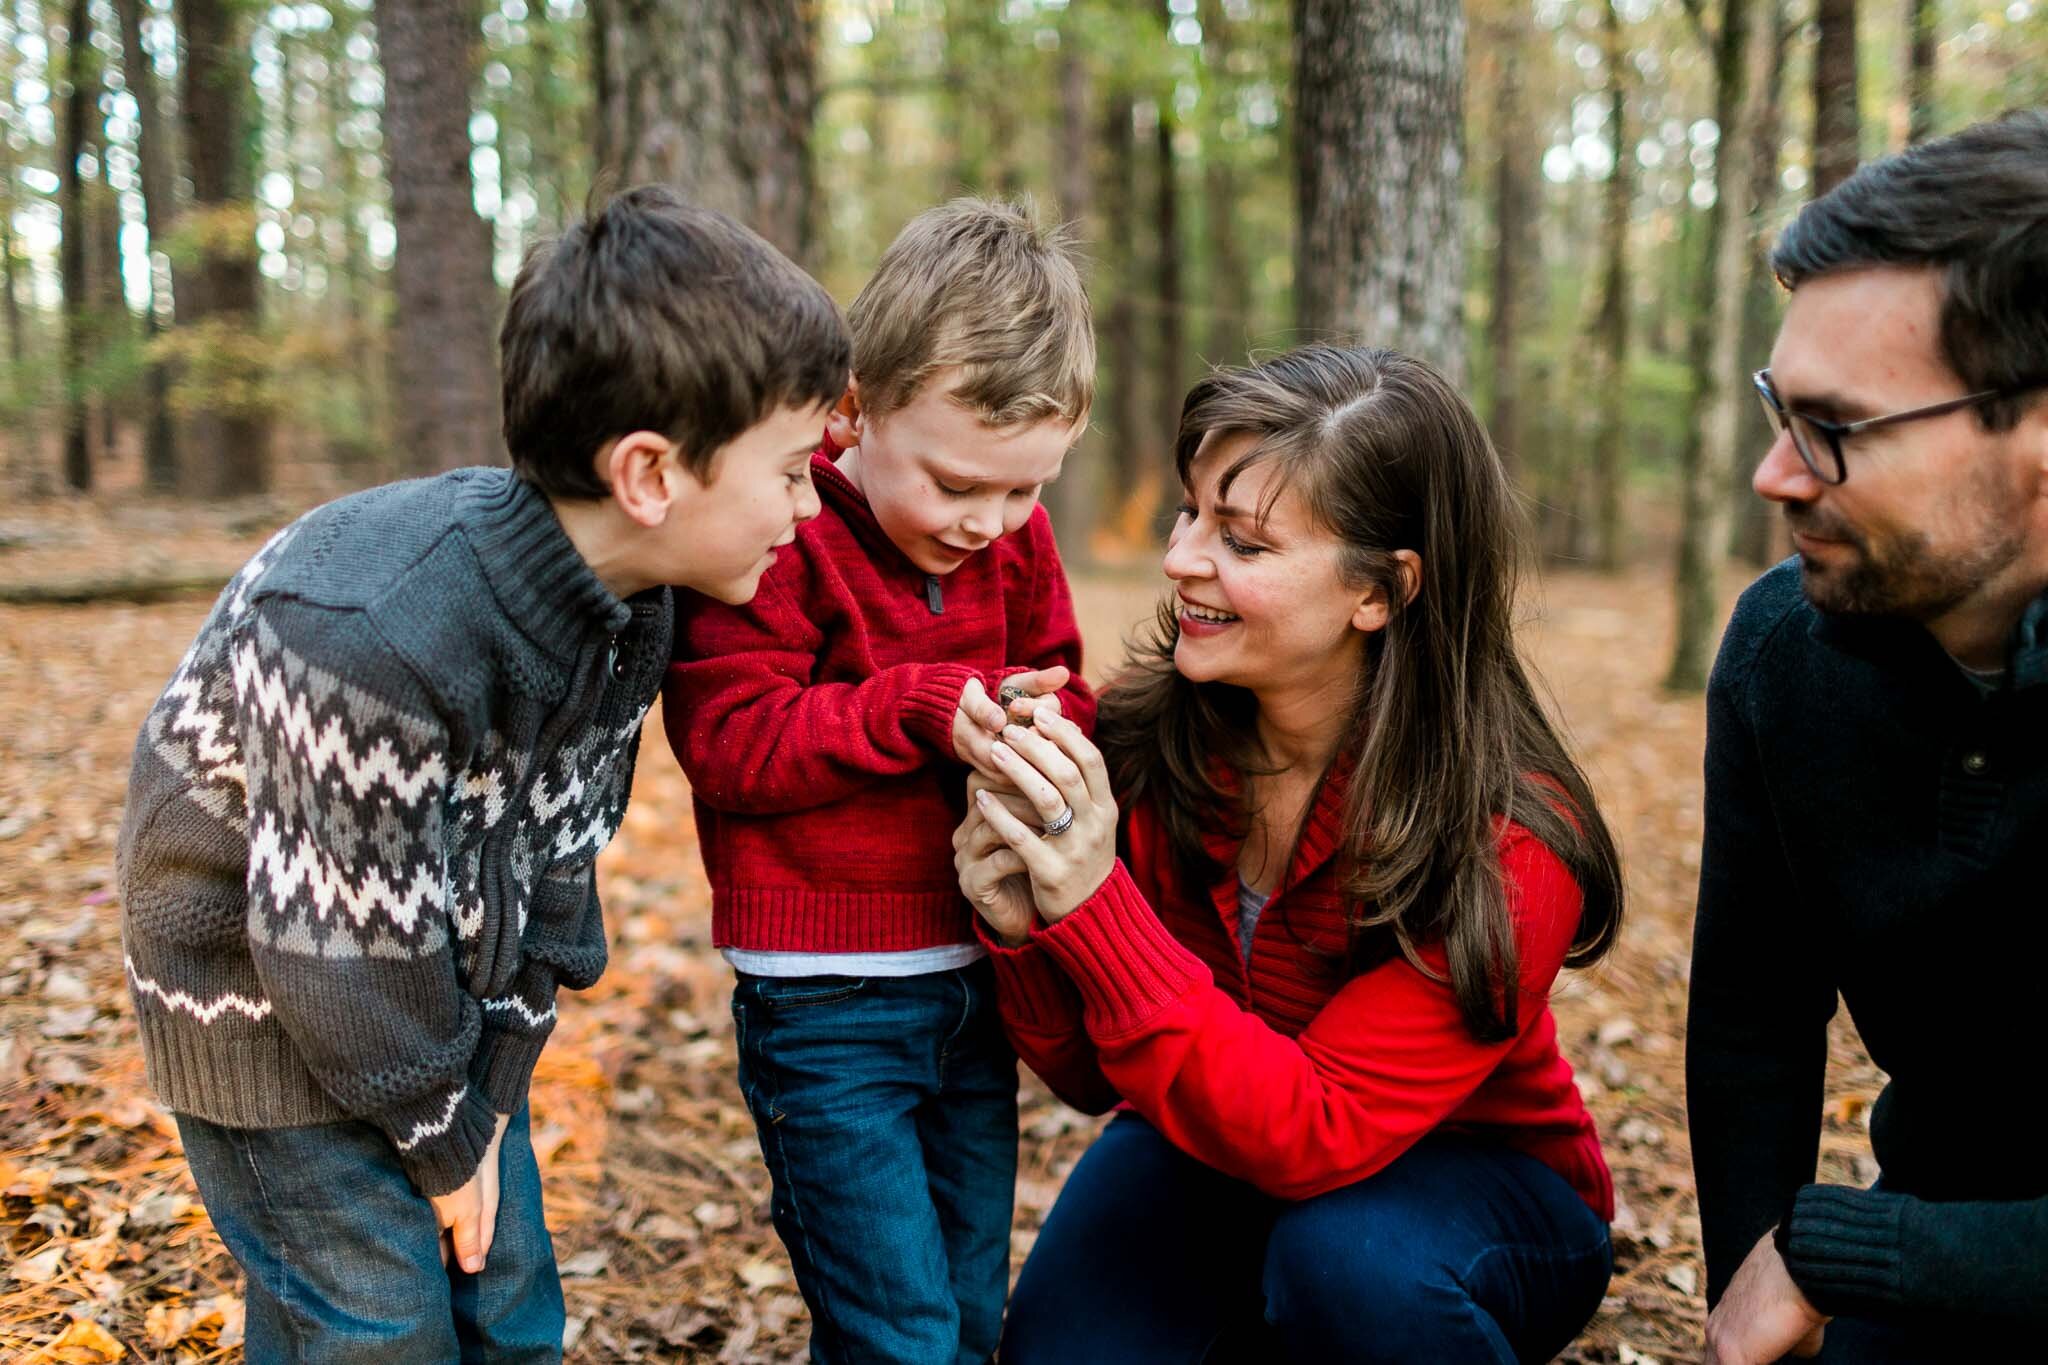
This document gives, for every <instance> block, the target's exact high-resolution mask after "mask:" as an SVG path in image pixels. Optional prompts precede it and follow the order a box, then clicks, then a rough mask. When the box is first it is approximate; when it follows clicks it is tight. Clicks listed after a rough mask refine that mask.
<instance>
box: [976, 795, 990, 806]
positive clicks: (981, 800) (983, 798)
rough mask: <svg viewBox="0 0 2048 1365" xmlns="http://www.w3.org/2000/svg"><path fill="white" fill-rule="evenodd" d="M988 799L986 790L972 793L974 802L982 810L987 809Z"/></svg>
mask: <svg viewBox="0 0 2048 1365" xmlns="http://www.w3.org/2000/svg"><path fill="white" fill-rule="evenodd" d="M989 799H990V798H989V794H988V793H987V792H976V793H975V794H974V804H975V805H977V806H980V807H981V808H982V809H983V810H987V809H988V803H989Z"/></svg>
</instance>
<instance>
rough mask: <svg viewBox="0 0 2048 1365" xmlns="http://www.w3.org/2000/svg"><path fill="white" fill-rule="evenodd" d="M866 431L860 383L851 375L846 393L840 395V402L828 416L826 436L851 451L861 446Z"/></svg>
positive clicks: (840, 446)
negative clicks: (861, 438)
mask: <svg viewBox="0 0 2048 1365" xmlns="http://www.w3.org/2000/svg"><path fill="white" fill-rule="evenodd" d="M866 429H867V418H866V417H865V415H863V413H862V412H861V407H860V381H859V380H858V379H855V378H853V377H852V376H850V375H849V376H848V377H847V380H846V392H845V393H842V394H840V395H839V401H838V402H837V403H834V404H833V405H832V411H831V412H830V413H828V414H826V417H825V435H826V437H827V438H828V439H829V440H830V441H831V442H832V444H833V445H835V446H837V447H838V448H839V449H841V450H851V449H852V448H853V447H855V446H857V445H859V444H860V437H861V433H862V432H863V431H865V430H866Z"/></svg>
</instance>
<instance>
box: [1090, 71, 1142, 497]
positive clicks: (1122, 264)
mask: <svg viewBox="0 0 2048 1365" xmlns="http://www.w3.org/2000/svg"><path fill="white" fill-rule="evenodd" d="M1131 112H1132V111H1131V97H1130V95H1129V94H1127V93H1125V92H1123V91H1118V92H1116V94H1115V95H1114V96H1112V97H1111V99H1110V101H1109V107H1108V109H1107V110H1106V111H1104V116H1103V130H1102V131H1103V141H1104V142H1105V143H1106V144H1107V145H1108V147H1109V159H1108V163H1107V164H1106V165H1105V167H1104V172H1105V175H1106V179H1105V181H1104V184H1103V191H1104V192H1103V196H1102V212H1103V220H1104V222H1103V230H1104V235H1105V239H1106V245H1107V248H1108V250H1107V255H1108V257H1109V262H1110V269H1111V271H1112V272H1113V276H1114V280H1115V286H1114V289H1115V292H1114V293H1113V294H1112V295H1111V299H1110V305H1109V313H1108V317H1107V318H1106V319H1105V321H1104V324H1103V329H1102V341H1103V347H1102V349H1103V356H1104V359H1106V360H1107V361H1108V362H1109V366H1108V368H1109V379H1110V391H1109V392H1110V405H1111V406H1110V412H1111V418H1110V430H1109V440H1110V443H1111V445H1112V448H1113V449H1114V450H1115V451H1116V459H1115V460H1114V462H1113V466H1112V467H1113V468H1114V470H1115V474H1116V479H1115V485H1114V487H1112V488H1110V489H1108V490H1106V491H1107V493H1108V496H1107V497H1106V498H1105V499H1104V501H1105V503H1106V504H1108V505H1112V506H1114V505H1120V504H1122V503H1124V502H1126V501H1128V499H1129V498H1130V497H1131V495H1132V494H1133V493H1134V492H1135V491H1136V490H1137V489H1138V488H1140V487H1141V486H1142V484H1143V482H1144V476H1145V468H1146V465H1147V463H1148V461H1147V458H1146V456H1147V453H1148V451H1149V450H1150V449H1151V445H1152V442H1151V440H1150V433H1149V432H1147V431H1146V429H1145V428H1146V421H1145V396H1144V395H1145V390H1144V384H1143V381H1142V380H1141V378H1140V373H1141V371H1142V369H1143V363H1142V361H1141V360H1140V358H1139V348H1138V314H1137V309H1136V306H1135V304H1134V301H1133V299H1132V297H1131V295H1132V287H1133V286H1134V285H1135V284H1136V283H1137V254H1138V252H1137V211H1136V207H1135V205H1134V204H1133V202H1132V200H1133V195H1132V178H1133V177H1134V176H1135V174H1136V172H1137V164H1136V162H1137V158H1136V156H1135V155H1134V154H1133V151H1132V137H1131Z"/></svg>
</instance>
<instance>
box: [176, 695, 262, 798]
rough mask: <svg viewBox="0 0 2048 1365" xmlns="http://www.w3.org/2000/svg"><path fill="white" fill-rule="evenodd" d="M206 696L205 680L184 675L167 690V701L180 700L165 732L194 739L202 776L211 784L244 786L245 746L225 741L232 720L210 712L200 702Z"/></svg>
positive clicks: (193, 749) (194, 753)
mask: <svg viewBox="0 0 2048 1365" xmlns="http://www.w3.org/2000/svg"><path fill="white" fill-rule="evenodd" d="M205 693H206V683H205V680H204V679H202V678H200V677H198V676H197V675H195V674H192V673H180V674H179V675H178V676H177V677H175V678H173V679H172V680H171V685H170V686H169V687H166V688H165V689H164V696H165V698H166V699H169V698H176V699H177V703H178V709H177V710H176V711H175V712H173V713H172V714H171V717H170V719H169V720H168V721H167V722H166V723H165V725H164V729H165V730H167V731H169V732H170V733H171V734H174V735H190V736H191V737H192V753H193V756H194V757H195V758H197V759H198V760H199V762H200V764H201V765H202V771H201V772H200V774H199V775H200V776H201V777H202V778H204V779H205V780H206V781H209V782H222V781H229V782H233V783H235V784H236V785H237V786H240V785H242V783H243V781H244V774H243V769H242V746H241V744H240V743H239V742H230V741H225V740H223V739H222V738H221V732H222V731H223V730H225V729H227V727H228V718H227V717H226V716H225V715H223V714H221V713H220V712H219V711H212V710H208V709H207V708H206V707H205V706H203V705H202V704H201V702H200V699H201V698H202V697H203V696H204V695H205Z"/></svg>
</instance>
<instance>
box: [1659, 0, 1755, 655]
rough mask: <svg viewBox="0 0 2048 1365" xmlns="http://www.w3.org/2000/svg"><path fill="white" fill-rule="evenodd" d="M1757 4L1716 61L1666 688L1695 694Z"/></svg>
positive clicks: (1707, 635)
mask: <svg viewBox="0 0 2048 1365" xmlns="http://www.w3.org/2000/svg"><path fill="white" fill-rule="evenodd" d="M1754 19H1755V13H1754V8H1753V5H1752V0H1726V3H1725V5H1724V7H1723V12H1722V19H1721V31H1720V33H1719V34H1718V35H1717V37H1716V40H1715V52H1714V123H1715V125H1716V126H1717V127H1718V128H1719V129H1720V131H1721V136H1720V140H1719V141H1718V142H1717V143H1716V144H1715V156H1714V206H1713V210H1712V212H1711V213H1710V215H1709V216H1708V220H1707V250H1706V258H1705V261H1704V263H1703V266H1702V268H1701V270H1700V271H1699V274H1698V276H1697V282H1696V285H1695V288H1696V290H1697V293H1698V297H1697V299H1696V301H1695V308H1696V309H1697V312H1696V313H1695V315H1694V323H1693V336H1692V357H1693V404H1692V421H1691V423H1690V426H1691V430H1692V431H1693V432H1694V433H1695V435H1694V436H1693V438H1692V439H1691V440H1690V441H1689V442H1688V443H1687V446H1686V452H1685V461H1684V467H1683V469H1682V471H1681V476H1680V505H1679V530H1678V556H1677V560H1678V563H1677V570H1678V572H1677V595H1678V632H1677V640H1676V642H1675V645H1674V648H1673V651H1672V657H1671V668H1670V671H1669V672H1668V673H1667V674H1666V675H1665V679H1664V685H1665V686H1666V687H1669V688H1671V689H1672V690H1674V691H1680V692H1697V691H1700V690H1701V689H1703V688H1704V687H1705V686H1706V684H1707V665H1708V663H1709V662H1710V660H1711V657H1712V654H1713V648H1714V637H1715V633H1716V627H1717V626H1718V625H1719V622H1720V592H1719V588H1720V568H1721V563H1722V561H1723V560H1724V559H1726V558H1727V555H1728V526H1729V520H1730V516H1731V511H1732V509H1731V507H1730V502H1729V498H1728V480H1729V478H1730V477H1731V471H1732V470H1733V468H1734V466H1735V461H1736V458H1737V452H1736V449H1735V445H1736V440H1737V433H1738V432H1739V430H1740V420H1741V411H1742V410H1741V404H1743V403H1745V402H1754V401H1755V400H1754V399H1751V398H1750V397H1749V396H1748V394H1747V392H1746V391H1745V388H1744V386H1743V384H1742V382H1741V375H1740V373H1739V371H1740V370H1741V368H1742V355H1741V344H1742V298H1743V283H1744V280H1745V277H1746V275H1747V272H1748V265H1749V256H1750V252H1751V250H1752V245H1753V242H1754V232H1753V225H1752V224H1751V223H1750V222H1749V221H1748V219H1747V217H1746V215H1745V213H1744V209H1745V208H1746V207H1747V205H1746V204H1745V200H1746V199H1747V198H1748V194H1747V191H1748V188H1749V177H1750V160H1751V155H1750V154H1751V151H1752V141H1753V134H1752V129H1753V128H1754V127H1755V124H1756V118H1757V112H1758V109H1757V102H1758V98H1759V96H1760V94H1761V92H1762V89H1763V87H1764V84H1765V68H1766V64H1767V63H1768V62H1769V60H1770V53H1771V35H1770V34H1769V33H1768V32H1766V31H1765V29H1764V26H1763V25H1761V24H1758V23H1756V22H1754Z"/></svg>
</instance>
